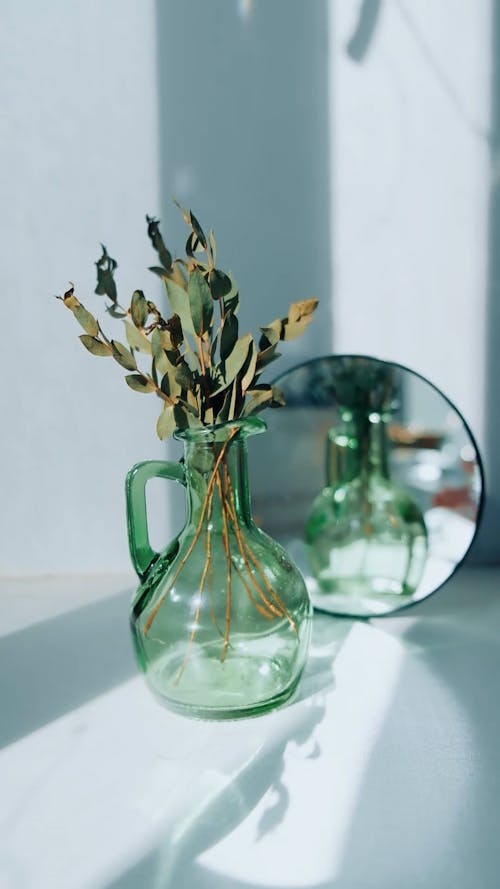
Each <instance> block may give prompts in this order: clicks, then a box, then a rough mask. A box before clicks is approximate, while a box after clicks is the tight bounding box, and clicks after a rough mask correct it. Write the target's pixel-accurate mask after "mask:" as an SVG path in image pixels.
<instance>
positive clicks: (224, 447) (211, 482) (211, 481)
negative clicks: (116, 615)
mask: <svg viewBox="0 0 500 889" xmlns="http://www.w3.org/2000/svg"><path fill="white" fill-rule="evenodd" d="M237 432H238V429H237V427H235V428H234V429H232V430H231V432H230V433H229V435H228V437H227V439H226V441H225V442H224V444H223V445H222V447H221V449H220V451H219V454H218V455H217V459H216V461H215V464H214V468H213V470H212V474H211V476H210V479H209V482H208V485H207V492H206V494H205V497H204V500H203V504H202V507H201V513H200V518H199V521H198V525H197V527H196V531H195V533H194V536H193V539H192V541H191V543H190V544H189V546H188V548H187V550H186V553H185V554H184V556H183V557H182V559H181V560H180V562H179V565H178V566H177V569H176V571H175V572H174V574H173V577H172V578H171V579H170V583H169V584H168V586H167V587H166V589H165V590H164V591H163V593H162V594H161V596H160V598H159V599H158V601H157V602H156V605H155V606H154V608H152V609H151V612H150V615H149V617H148V619H147V621H146V623H145V624H144V628H143V633H144V635H146V633H147V632H148V630H149V628H150V627H151V624H152V623H153V621H154V619H155V617H156V615H157V614H158V611H159V610H160V608H161V605H162V602H163V601H164V599H165V597H166V596H167V594H168V593H169V592H170V590H171V589H172V587H173V585H174V583H175V581H176V580H177V578H178V576H179V574H180V573H181V571H182V569H183V568H184V565H185V564H186V562H187V560H188V559H189V557H190V555H191V553H192V552H193V550H194V548H195V546H196V544H197V542H198V538H199V536H200V534H201V531H202V528H203V522H204V520H205V515H206V512H207V509H208V506H209V502H210V498H211V496H212V492H213V489H214V485H215V478H216V476H217V473H218V469H219V466H220V464H221V462H222V460H223V459H224V456H225V453H226V451H227V449H228V447H229V445H230V443H231V441H232V440H233V438H234V436H235V435H236V434H237Z"/></svg>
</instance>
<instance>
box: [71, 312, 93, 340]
mask: <svg viewBox="0 0 500 889" xmlns="http://www.w3.org/2000/svg"><path fill="white" fill-rule="evenodd" d="M73 315H74V316H75V318H76V320H77V321H78V323H79V324H80V325H81V326H82V327H83V329H84V331H85V333H88V334H90V336H93V337H96V336H98V335H99V325H98V323H97V321H96V319H95V318H94V316H93V315H91V314H90V312H87V309H86V308H85V306H82V305H81V304H80V305H78V306H76V307H75V308H74V309H73Z"/></svg>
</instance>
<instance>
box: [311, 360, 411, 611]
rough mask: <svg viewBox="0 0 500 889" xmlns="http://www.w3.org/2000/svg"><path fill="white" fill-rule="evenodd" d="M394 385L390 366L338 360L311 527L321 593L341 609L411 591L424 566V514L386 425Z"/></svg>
mask: <svg viewBox="0 0 500 889" xmlns="http://www.w3.org/2000/svg"><path fill="white" fill-rule="evenodd" d="M394 384H395V379H394V370H393V368H392V367H390V366H388V365H383V364H378V365H377V364H367V363H366V362H365V361H364V360H363V359H359V358H344V359H340V361H339V367H338V370H337V373H336V376H335V396H336V399H337V403H338V417H339V422H338V425H336V426H334V427H333V428H332V429H330V430H329V432H328V435H327V439H326V443H327V444H326V453H327V460H326V465H327V485H326V487H325V488H323V490H322V491H321V493H320V494H319V495H318V496H317V497H316V499H315V500H314V503H313V506H312V509H311V512H310V514H309V517H308V520H307V523H306V529H305V541H306V545H307V552H308V556H309V562H310V565H311V568H312V571H313V574H314V576H315V578H316V580H317V582H318V587H319V591H320V594H323V595H324V596H325V597H327V598H326V600H325V602H326V603H328V604H329V605H331V606H333V607H335V608H338V610H346V611H348V612H352V611H354V610H356V611H357V610H359V609H360V608H363V609H366V610H370V608H371V607H372V600H373V599H374V598H375V599H377V598H378V597H384V598H385V597H394V598H393V599H392V601H394V602H395V601H396V598H397V597H398V596H403V597H404V596H411V595H412V594H413V593H414V592H415V590H416V589H417V586H418V583H419V581H420V579H421V577H422V574H423V570H424V566H425V560H426V555H427V530H426V527H425V521H424V517H423V515H422V512H421V510H420V508H419V506H418V504H417V503H416V502H415V501H414V500H413V499H412V497H411V496H410V494H409V493H408V491H406V490H405V489H404V488H402V487H401V486H399V485H397V484H396V483H394V482H393V481H392V479H391V477H390V470H389V454H388V450H389V447H390V442H389V438H388V434H387V425H388V422H389V420H390V417H391V415H392V413H393V410H394V408H395V406H396V397H395V395H396V393H395V391H394ZM332 385H333V380H332ZM353 600H355V601H354V604H353Z"/></svg>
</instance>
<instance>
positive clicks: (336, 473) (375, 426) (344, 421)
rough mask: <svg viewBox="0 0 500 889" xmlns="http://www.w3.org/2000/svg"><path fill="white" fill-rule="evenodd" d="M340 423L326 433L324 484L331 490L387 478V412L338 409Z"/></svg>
mask: <svg viewBox="0 0 500 889" xmlns="http://www.w3.org/2000/svg"><path fill="white" fill-rule="evenodd" d="M339 414H340V419H341V422H340V424H339V425H338V426H336V427H335V428H333V429H331V430H330V432H329V433H328V447H327V467H326V471H327V482H328V485H329V486H330V487H334V486H335V485H339V484H343V483H346V482H349V481H353V480H354V479H356V478H368V477H370V476H372V475H374V474H376V475H377V476H378V477H381V478H386V479H388V478H389V466H388V438H387V420H388V419H389V416H390V415H389V413H388V412H384V413H382V412H380V413H379V412H376V411H370V412H367V411H364V410H363V411H361V410H352V409H349V408H344V407H340V408H339Z"/></svg>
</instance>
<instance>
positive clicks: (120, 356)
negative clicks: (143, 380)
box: [111, 340, 137, 370]
mask: <svg viewBox="0 0 500 889" xmlns="http://www.w3.org/2000/svg"><path fill="white" fill-rule="evenodd" d="M111 348H112V350H113V358H114V359H115V361H117V362H118V364H120V365H121V366H122V367H124V368H125V369H126V370H137V364H136V361H135V358H134V356H133V355H132V352H129V350H128V349H127V347H126V346H124V345H123V343H119V342H118V341H117V340H111Z"/></svg>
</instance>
